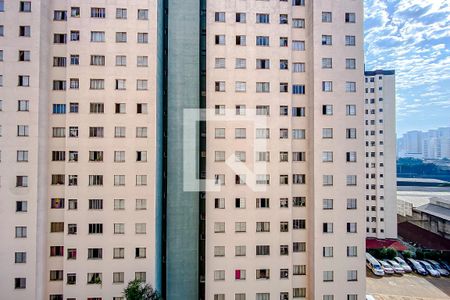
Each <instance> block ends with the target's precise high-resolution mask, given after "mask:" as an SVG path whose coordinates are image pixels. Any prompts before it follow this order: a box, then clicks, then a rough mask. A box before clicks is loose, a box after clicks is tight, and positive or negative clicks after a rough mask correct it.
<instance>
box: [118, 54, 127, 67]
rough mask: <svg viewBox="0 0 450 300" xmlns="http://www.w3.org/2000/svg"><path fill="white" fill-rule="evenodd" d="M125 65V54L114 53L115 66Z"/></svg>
mask: <svg viewBox="0 0 450 300" xmlns="http://www.w3.org/2000/svg"><path fill="white" fill-rule="evenodd" d="M126 65H127V57H126V56H125V55H116V66H118V67H125V66H126Z"/></svg>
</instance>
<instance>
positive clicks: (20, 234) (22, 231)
mask: <svg viewBox="0 0 450 300" xmlns="http://www.w3.org/2000/svg"><path fill="white" fill-rule="evenodd" d="M15 231H16V238H26V237H27V227H26V226H16V228H15Z"/></svg>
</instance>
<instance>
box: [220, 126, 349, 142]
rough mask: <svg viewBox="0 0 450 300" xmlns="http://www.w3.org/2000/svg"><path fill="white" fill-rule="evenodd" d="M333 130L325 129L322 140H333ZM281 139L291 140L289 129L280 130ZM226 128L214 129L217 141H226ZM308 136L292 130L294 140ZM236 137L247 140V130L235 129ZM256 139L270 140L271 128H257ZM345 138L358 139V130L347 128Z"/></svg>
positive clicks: (302, 131) (301, 131)
mask: <svg viewBox="0 0 450 300" xmlns="http://www.w3.org/2000/svg"><path fill="white" fill-rule="evenodd" d="M333 131H334V130H333V128H323V129H322V138H324V139H332V138H333V135H334V134H333ZM279 132H280V138H281V139H288V138H289V129H288V128H280V130H279ZM225 133H226V128H215V129H214V137H215V138H216V139H225V138H226V135H225ZM305 136H306V134H305V130H304V129H292V139H304V138H305ZM234 137H235V138H236V139H245V138H247V128H235V129H234ZM254 137H255V138H256V139H270V128H256V129H255V136H254ZM345 138H346V139H356V128H347V129H346V130H345Z"/></svg>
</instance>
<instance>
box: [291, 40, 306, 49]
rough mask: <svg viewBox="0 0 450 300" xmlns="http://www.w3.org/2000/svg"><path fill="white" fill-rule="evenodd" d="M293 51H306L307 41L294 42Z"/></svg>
mask: <svg viewBox="0 0 450 300" xmlns="http://www.w3.org/2000/svg"><path fill="white" fill-rule="evenodd" d="M292 50H293V51H305V41H296V40H295V41H292Z"/></svg>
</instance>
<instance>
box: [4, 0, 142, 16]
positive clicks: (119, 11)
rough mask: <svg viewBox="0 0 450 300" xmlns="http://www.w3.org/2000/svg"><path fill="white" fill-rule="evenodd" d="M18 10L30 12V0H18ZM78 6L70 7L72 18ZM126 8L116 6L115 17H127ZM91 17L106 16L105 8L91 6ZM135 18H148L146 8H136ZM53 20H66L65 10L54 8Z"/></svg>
mask: <svg viewBox="0 0 450 300" xmlns="http://www.w3.org/2000/svg"><path fill="white" fill-rule="evenodd" d="M4 11H5V1H4V0H0V12H4ZM19 12H31V1H19ZM80 12H81V9H80V7H77V6H73V7H71V8H70V16H71V17H73V18H78V17H80ZM127 15H128V10H127V9H126V8H116V19H127ZM90 16H91V18H106V8H103V7H91V8H90ZM136 18H137V19H138V20H148V9H138V10H137V14H136ZM53 20H55V21H63V20H64V21H65V20H67V11H66V10H55V11H54V12H53Z"/></svg>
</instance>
